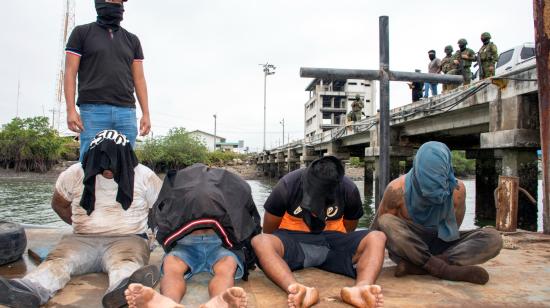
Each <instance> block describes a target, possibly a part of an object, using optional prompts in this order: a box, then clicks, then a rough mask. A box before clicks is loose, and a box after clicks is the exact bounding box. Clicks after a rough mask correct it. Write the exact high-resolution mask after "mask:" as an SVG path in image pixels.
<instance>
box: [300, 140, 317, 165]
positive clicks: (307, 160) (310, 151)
mask: <svg viewBox="0 0 550 308" xmlns="http://www.w3.org/2000/svg"><path fill="white" fill-rule="evenodd" d="M317 158H319V155H317V154H316V153H315V149H314V148H313V147H312V146H307V145H304V147H303V150H302V156H301V157H300V164H301V167H304V168H305V167H307V166H309V164H311V162H312V161H314V160H316V159H317Z"/></svg>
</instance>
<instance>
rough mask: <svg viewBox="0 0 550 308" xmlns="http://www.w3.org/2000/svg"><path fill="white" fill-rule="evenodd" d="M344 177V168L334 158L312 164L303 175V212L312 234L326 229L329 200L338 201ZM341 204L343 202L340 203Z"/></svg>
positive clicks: (320, 159)
mask: <svg viewBox="0 0 550 308" xmlns="http://www.w3.org/2000/svg"><path fill="white" fill-rule="evenodd" d="M343 177H344V167H343V166H342V163H341V162H340V160H339V159H338V158H336V157H334V156H324V157H322V158H319V159H317V160H315V161H313V162H312V163H311V165H310V166H309V167H308V168H306V170H305V171H304V173H303V175H302V205H301V207H302V211H303V218H304V222H305V223H306V225H307V226H308V227H309V229H310V231H311V232H312V233H320V232H321V231H323V230H324V229H325V218H326V206H327V199H331V200H334V201H336V199H337V198H338V197H339V196H338V195H339V194H337V193H336V192H337V188H338V186H339V184H340V182H342V179H343ZM340 203H341V202H340Z"/></svg>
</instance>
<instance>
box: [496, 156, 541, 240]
mask: <svg viewBox="0 0 550 308" xmlns="http://www.w3.org/2000/svg"><path fill="white" fill-rule="evenodd" d="M502 175H507V176H517V177H519V186H520V187H522V188H523V189H525V190H527V192H529V194H531V196H533V198H534V199H535V200H537V188H538V159H537V152H536V149H513V150H512V149H509V150H508V149H505V150H502ZM537 212H538V208H537V205H536V204H532V203H531V202H529V200H528V199H527V197H526V196H525V195H524V194H519V196H518V227H519V228H520V229H524V230H529V231H537Z"/></svg>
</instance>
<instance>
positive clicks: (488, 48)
mask: <svg viewBox="0 0 550 308" xmlns="http://www.w3.org/2000/svg"><path fill="white" fill-rule="evenodd" d="M481 41H482V42H483V46H481V48H480V49H479V51H478V54H479V59H480V61H481V63H478V65H479V66H480V67H481V74H480V79H485V78H488V77H491V76H494V75H495V64H496V63H497V61H498V51H497V46H496V45H495V44H494V43H493V42H491V34H490V33H489V32H483V33H481Z"/></svg>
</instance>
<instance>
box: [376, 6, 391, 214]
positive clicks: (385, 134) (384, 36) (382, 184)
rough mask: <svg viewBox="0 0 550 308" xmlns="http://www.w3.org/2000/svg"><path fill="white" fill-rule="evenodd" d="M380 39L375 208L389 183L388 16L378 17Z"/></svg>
mask: <svg viewBox="0 0 550 308" xmlns="http://www.w3.org/2000/svg"><path fill="white" fill-rule="evenodd" d="M378 30H379V34H378V35H379V39H380V123H379V127H380V130H379V135H378V146H379V147H380V157H379V161H378V169H379V170H380V171H379V172H378V175H379V176H378V183H379V186H378V187H379V190H378V193H377V194H376V197H375V199H376V200H375V201H376V203H375V208H376V209H377V210H378V205H379V204H380V200H382V196H383V195H384V190H385V189H386V186H387V185H388V183H389V182H390V38H389V25H388V16H380V17H379V20H378Z"/></svg>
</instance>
